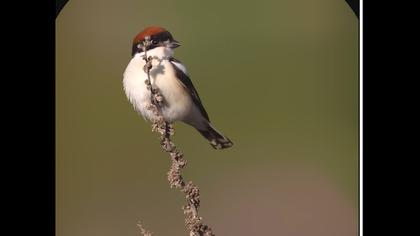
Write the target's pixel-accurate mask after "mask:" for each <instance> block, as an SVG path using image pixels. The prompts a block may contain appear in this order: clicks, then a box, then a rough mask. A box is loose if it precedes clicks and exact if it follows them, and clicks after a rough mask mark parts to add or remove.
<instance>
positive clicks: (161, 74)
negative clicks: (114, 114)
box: [123, 47, 193, 123]
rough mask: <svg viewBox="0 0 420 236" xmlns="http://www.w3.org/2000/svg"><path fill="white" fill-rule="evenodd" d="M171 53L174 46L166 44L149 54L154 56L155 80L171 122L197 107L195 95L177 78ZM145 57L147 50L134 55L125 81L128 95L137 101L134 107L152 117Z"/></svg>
mask: <svg viewBox="0 0 420 236" xmlns="http://www.w3.org/2000/svg"><path fill="white" fill-rule="evenodd" d="M171 53H172V51H171V50H168V49H166V48H164V47H158V48H154V49H152V50H150V51H148V53H147V54H148V56H152V57H153V58H154V59H153V60H152V65H153V67H152V69H151V71H150V76H151V83H152V85H153V86H155V87H157V88H158V89H159V90H160V92H161V93H162V95H163V98H164V102H165V106H164V107H163V108H162V115H163V117H164V118H165V120H166V121H167V122H170V123H172V122H174V121H178V120H184V119H185V118H186V117H187V116H188V115H189V113H190V112H191V111H192V107H193V102H192V100H191V97H190V96H189V94H188V93H187V92H186V90H185V89H184V87H183V85H182V84H181V83H180V82H179V81H178V79H176V77H175V70H174V69H173V66H172V65H171V62H170V61H169V60H168V59H169V56H172V55H171ZM142 57H143V54H136V55H135V56H134V57H133V58H132V59H131V61H130V63H129V64H128V66H127V68H126V70H125V72H124V80H123V85H124V91H125V93H126V95H127V98H128V100H129V101H130V102H131V104H133V106H134V109H135V110H136V111H137V112H139V113H140V114H141V115H142V116H143V117H144V118H145V119H147V120H149V121H150V120H152V119H153V118H154V117H153V116H154V115H153V113H152V112H151V111H150V110H147V109H146V107H147V105H148V104H150V91H149V90H147V88H146V84H145V80H146V79H147V74H146V73H145V72H144V70H143V67H144V64H145V61H144V60H143V58H142Z"/></svg>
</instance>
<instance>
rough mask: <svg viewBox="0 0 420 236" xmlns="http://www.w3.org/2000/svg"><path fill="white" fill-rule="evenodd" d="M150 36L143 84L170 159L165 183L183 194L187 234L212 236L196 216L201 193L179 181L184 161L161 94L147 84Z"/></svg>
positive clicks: (200, 218)
mask: <svg viewBox="0 0 420 236" xmlns="http://www.w3.org/2000/svg"><path fill="white" fill-rule="evenodd" d="M150 43H151V41H150V37H146V38H145V43H144V44H143V51H144V57H143V59H144V60H145V61H146V64H145V66H144V68H143V69H144V71H145V72H146V73H147V80H146V81H145V83H146V85H147V89H149V90H150V92H151V98H150V104H149V105H148V106H147V109H148V110H150V111H152V112H153V114H154V116H155V119H154V120H152V131H154V132H158V133H159V134H160V139H161V142H160V143H161V146H162V149H163V150H164V151H165V152H167V153H169V155H170V157H171V161H172V164H171V168H170V169H169V171H168V181H169V185H170V187H171V188H173V187H175V188H176V189H178V190H180V191H181V192H183V193H184V194H185V198H186V200H187V203H186V205H185V206H183V207H182V209H183V210H184V215H185V225H186V227H187V229H188V231H189V232H190V236H202V235H203V236H214V235H215V234H213V231H212V229H211V228H210V227H209V226H207V225H205V224H204V223H203V219H202V217H200V216H199V215H198V208H199V207H200V190H199V189H198V187H197V186H196V185H194V184H193V183H192V182H191V181H189V182H188V184H186V183H185V181H184V179H183V178H182V175H181V171H182V169H183V168H184V167H185V166H186V165H187V161H186V160H185V159H184V154H183V153H182V152H181V151H180V150H178V149H177V147H176V145H175V144H174V143H173V142H172V140H171V136H172V135H173V134H174V128H173V126H172V124H169V123H167V122H165V119H164V118H163V116H162V113H161V108H162V104H163V96H162V94H160V92H159V89H158V88H153V86H152V83H151V81H150V70H151V69H152V67H153V65H152V60H153V58H152V57H148V56H147V47H148V46H149V45H150ZM141 229H142V233H143V232H144V233H143V235H145V236H149V235H151V234H150V233H149V232H147V231H145V230H144V229H143V228H142V227H141ZM146 233H148V234H146Z"/></svg>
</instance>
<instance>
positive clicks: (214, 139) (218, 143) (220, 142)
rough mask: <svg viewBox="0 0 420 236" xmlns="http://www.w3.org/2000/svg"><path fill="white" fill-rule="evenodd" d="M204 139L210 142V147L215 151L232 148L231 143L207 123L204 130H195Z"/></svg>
mask: <svg viewBox="0 0 420 236" xmlns="http://www.w3.org/2000/svg"><path fill="white" fill-rule="evenodd" d="M197 130H198V132H200V133H201V135H203V136H204V137H205V138H206V139H208V140H209V141H210V145H211V146H212V147H213V148H215V149H224V148H229V147H232V145H233V143H232V141H230V140H229V139H228V138H227V137H225V136H223V135H222V134H221V133H220V132H219V131H217V130H216V129H215V128H213V126H211V124H210V123H209V124H208V125H207V127H206V129H204V130H199V129H197Z"/></svg>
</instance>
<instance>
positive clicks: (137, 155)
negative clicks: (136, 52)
mask: <svg viewBox="0 0 420 236" xmlns="http://www.w3.org/2000/svg"><path fill="white" fill-rule="evenodd" d="M148 25H159V26H163V27H165V28H167V29H168V30H169V31H170V32H171V33H172V34H173V35H174V37H175V39H177V40H178V41H180V42H181V43H182V45H183V46H181V47H180V48H178V49H176V52H175V57H176V58H177V59H179V60H181V61H182V62H183V63H185V64H186V66H187V68H188V71H189V74H190V76H191V78H192V80H193V82H194V85H195V87H196V88H197V90H198V92H199V94H200V97H201V98H202V101H203V103H204V106H205V107H206V109H207V112H208V113H209V114H210V118H211V120H212V122H213V124H214V125H215V127H217V129H218V130H220V131H222V132H223V133H224V134H225V135H226V136H228V137H229V138H230V139H231V140H232V141H233V142H234V143H235V145H234V147H233V148H231V149H227V150H223V151H217V150H214V149H213V148H211V147H210V145H209V144H208V142H207V141H206V140H205V139H203V138H202V137H201V136H200V134H199V133H198V132H196V131H195V130H194V129H193V128H191V127H189V126H187V125H184V124H181V123H177V124H176V125H175V128H176V134H175V137H174V141H175V142H176V144H177V145H178V147H179V148H180V149H181V150H183V151H184V153H185V155H186V159H187V160H188V161H189V164H188V166H187V167H186V169H185V170H184V172H183V174H184V177H185V178H186V179H187V180H193V181H194V183H195V184H197V185H198V186H199V187H200V191H201V196H202V205H201V208H200V215H201V216H203V217H204V220H205V222H206V223H207V224H209V225H210V226H211V227H212V228H213V229H214V232H215V233H216V235H288V236H302V235H310V236H316V235H322V236H329V235H331V236H332V235H334V236H336V235H341V236H346V235H357V230H358V62H359V61H358V56H359V54H358V37H359V34H358V19H357V18H356V16H355V15H354V14H353V12H352V11H351V9H350V7H348V5H347V4H346V2H345V1H344V0H281V1H274V0H272V1H269V0H259V1H221V0H213V1H197V0H195V1H194V0H189V1H182V0H180V1H169V0H168V1H161V0H155V1H140V0H119V1H116V0H114V1H111V0H101V1H99V0H90V1H86V0H85V1H82V0H70V1H69V3H68V4H67V5H66V6H65V7H64V9H63V10H62V12H61V13H60V15H59V16H58V18H57V20H56V135H57V136H56V137H57V139H56V150H57V151H56V156H57V157H56V158H57V159H56V160H57V162H56V200H57V201H56V207H57V208H56V211H57V212H56V213H57V216H56V223H57V228H56V231H57V235H59V236H88V235H89V236H91V235H101V236H108V235H109V236H111V235H113V236H115V235H125V236H128V235H139V230H138V228H137V227H136V223H137V222H138V221H139V220H141V221H142V222H143V224H144V226H145V227H146V228H148V229H149V230H151V231H153V232H154V233H155V235H158V236H162V235H187V233H186V230H185V227H184V218H183V214H182V210H181V206H182V205H183V204H184V197H183V195H182V194H181V193H180V192H178V191H177V190H175V189H170V188H169V186H168V183H167V180H166V173H167V171H168V169H169V165H170V161H169V158H168V156H167V155H166V154H165V153H164V152H163V151H162V150H161V149H160V146H159V139H158V135H157V134H156V133H152V132H151V129H150V124H148V123H146V122H145V121H144V120H143V118H141V117H140V116H139V115H138V114H136V112H135V111H134V110H133V108H132V105H131V104H130V103H129V102H128V101H127V98H126V96H125V94H124V91H123V88H122V79H123V77H122V74H123V72H124V70H125V67H126V65H127V64H128V62H129V60H130V59H131V42H132V39H133V37H134V36H135V35H136V34H137V33H138V32H139V31H141V30H142V29H143V28H145V27H146V26H148Z"/></svg>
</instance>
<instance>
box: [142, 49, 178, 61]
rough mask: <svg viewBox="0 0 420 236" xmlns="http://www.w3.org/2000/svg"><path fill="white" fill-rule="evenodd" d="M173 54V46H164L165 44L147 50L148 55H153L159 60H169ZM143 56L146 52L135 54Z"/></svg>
mask: <svg viewBox="0 0 420 236" xmlns="http://www.w3.org/2000/svg"><path fill="white" fill-rule="evenodd" d="M173 55H174V51H173V50H172V49H171V48H168V47H164V46H161V47H156V48H153V49H150V50H147V56H148V57H149V56H151V57H153V58H155V59H158V60H167V59H169V58H171V57H172V56H173ZM143 56H144V52H141V53H137V54H136V55H135V57H143Z"/></svg>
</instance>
